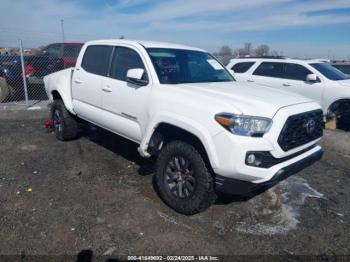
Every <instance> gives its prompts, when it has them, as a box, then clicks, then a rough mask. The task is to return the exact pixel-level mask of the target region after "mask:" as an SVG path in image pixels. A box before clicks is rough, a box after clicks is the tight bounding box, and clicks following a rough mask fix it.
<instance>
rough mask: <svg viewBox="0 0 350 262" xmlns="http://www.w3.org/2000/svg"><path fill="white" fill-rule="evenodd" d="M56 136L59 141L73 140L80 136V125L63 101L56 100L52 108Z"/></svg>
mask: <svg viewBox="0 0 350 262" xmlns="http://www.w3.org/2000/svg"><path fill="white" fill-rule="evenodd" d="M51 118H52V120H53V126H54V132H55V136H56V138H57V139H58V140H61V141H65V140H72V139H75V138H77V136H78V123H77V121H76V120H75V118H74V116H73V115H71V113H69V112H68V110H67V109H66V107H65V106H64V103H63V101H62V100H55V101H54V102H53V104H52V106H51Z"/></svg>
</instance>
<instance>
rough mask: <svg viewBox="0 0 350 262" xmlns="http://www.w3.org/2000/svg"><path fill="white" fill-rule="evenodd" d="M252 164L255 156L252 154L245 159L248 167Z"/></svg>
mask: <svg viewBox="0 0 350 262" xmlns="http://www.w3.org/2000/svg"><path fill="white" fill-rule="evenodd" d="M254 162H255V155H254V154H250V155H248V157H247V163H248V164H249V165H252V164H254Z"/></svg>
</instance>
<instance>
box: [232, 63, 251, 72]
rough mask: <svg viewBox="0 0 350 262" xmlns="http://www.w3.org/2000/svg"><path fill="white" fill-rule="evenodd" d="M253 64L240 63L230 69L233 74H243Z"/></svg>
mask: <svg viewBox="0 0 350 262" xmlns="http://www.w3.org/2000/svg"><path fill="white" fill-rule="evenodd" d="M254 64H255V62H242V63H237V64H235V65H234V66H233V67H232V68H231V69H232V70H233V71H234V72H235V73H245V72H247V71H248V69H249V68H251V67H252V65H254Z"/></svg>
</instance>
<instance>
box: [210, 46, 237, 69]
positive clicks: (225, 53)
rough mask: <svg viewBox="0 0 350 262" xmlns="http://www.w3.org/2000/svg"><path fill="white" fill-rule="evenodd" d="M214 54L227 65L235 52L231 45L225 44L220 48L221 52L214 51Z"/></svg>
mask: <svg viewBox="0 0 350 262" xmlns="http://www.w3.org/2000/svg"><path fill="white" fill-rule="evenodd" d="M214 56H216V58H218V59H219V60H220V61H221V63H223V64H224V65H227V64H228V63H229V62H230V60H231V58H232V57H233V52H232V49H231V47H229V46H227V45H224V46H222V47H221V48H220V50H219V52H216V53H214Z"/></svg>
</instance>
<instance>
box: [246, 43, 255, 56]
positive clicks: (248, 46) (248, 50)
mask: <svg viewBox="0 0 350 262" xmlns="http://www.w3.org/2000/svg"><path fill="white" fill-rule="evenodd" d="M244 51H245V53H246V55H251V54H252V53H253V45H252V43H245V44H244Z"/></svg>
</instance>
